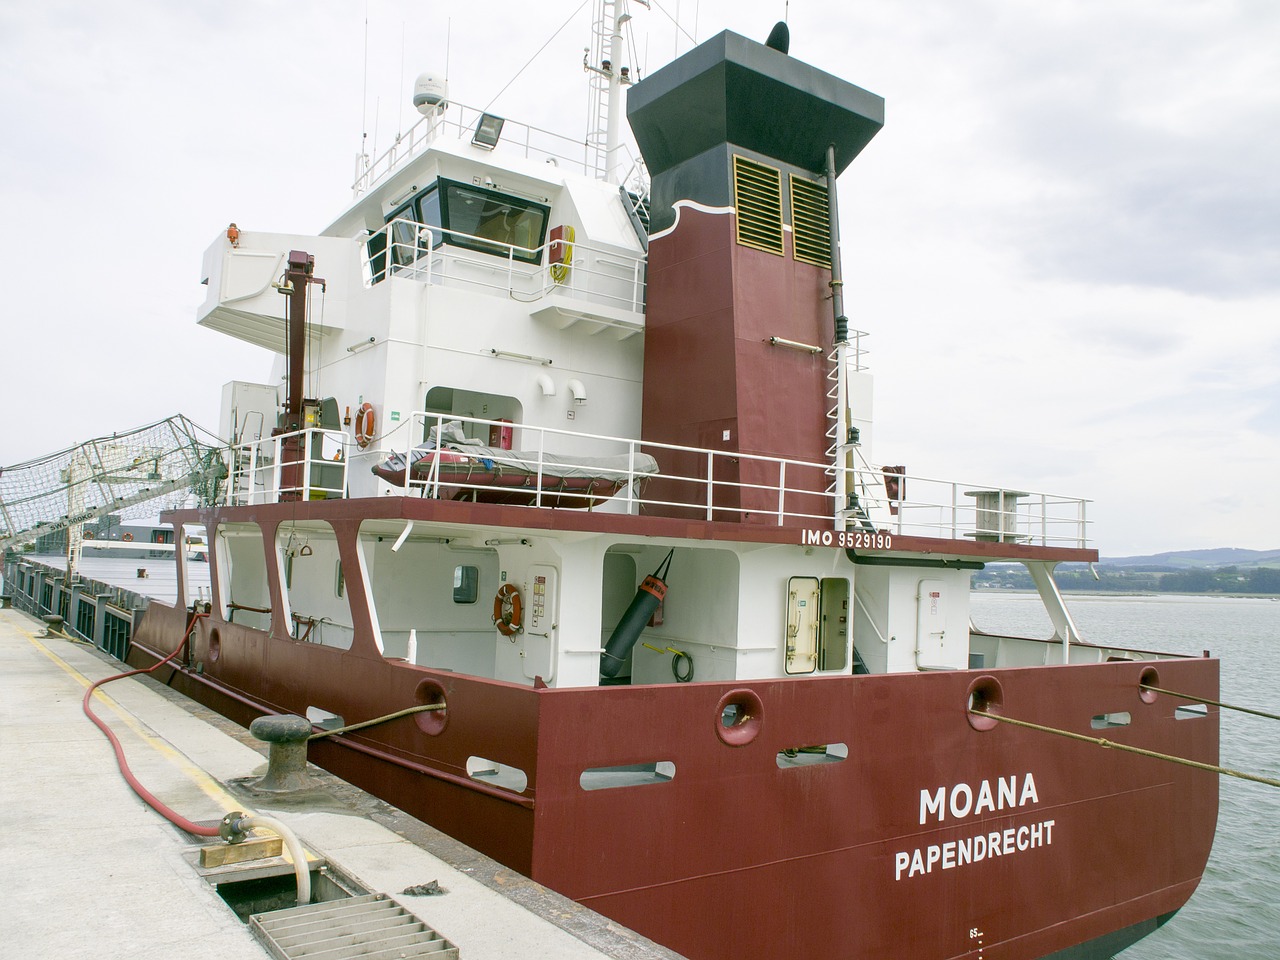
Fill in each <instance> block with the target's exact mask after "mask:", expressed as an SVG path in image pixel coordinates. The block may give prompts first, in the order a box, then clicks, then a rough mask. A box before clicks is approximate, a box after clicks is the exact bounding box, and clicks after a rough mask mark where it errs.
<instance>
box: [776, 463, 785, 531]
mask: <svg viewBox="0 0 1280 960" xmlns="http://www.w3.org/2000/svg"><path fill="white" fill-rule="evenodd" d="M786 502H787V461H785V460H779V461H778V526H780V527H781V526H784V525H785V524H786V518H787V514H786Z"/></svg>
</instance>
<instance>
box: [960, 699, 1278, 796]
mask: <svg viewBox="0 0 1280 960" xmlns="http://www.w3.org/2000/svg"><path fill="white" fill-rule="evenodd" d="M969 712H970V713H971V714H973V715H974V716H975V717H989V718H990V719H992V720H999V721H1000V722H1001V723H1009V724H1012V725H1013V726H1015V727H1026V728H1027V729H1028V730H1039V731H1040V732H1042V733H1053V734H1057V735H1058V736H1060V737H1067V738H1069V739H1071V740H1079V741H1081V742H1083V743H1092V744H1095V745H1097V746H1099V747H1102V748H1103V749H1105V750H1122V751H1124V752H1125V753H1136V754H1138V755H1139V756H1142V757H1151V758H1153V759H1155V760H1167V761H1169V762H1170V763H1177V764H1181V765H1182V766H1184V767H1194V768H1195V769H1197V770H1207V771H1208V772H1209V773H1219V774H1223V775H1225V776H1228V777H1238V778H1239V779H1241V780H1250V781H1252V782H1254V783H1263V784H1266V785H1267V786H1268V787H1280V780H1272V779H1271V778H1269V777H1259V776H1256V775H1255V774H1252V773H1244V772H1243V771H1241V770H1232V769H1231V768H1230V767H1220V766H1215V765H1214V764H1212V763H1201V762H1200V761H1199V760H1188V759H1187V758H1186V757H1175V756H1173V754H1169V753H1157V752H1156V751H1155V750H1147V749H1144V748H1143V747H1134V746H1130V745H1129V744H1127V743H1116V742H1115V741H1114V740H1107V739H1105V738H1103V737H1090V736H1086V735H1085V734H1083V733H1075V732H1074V731H1071V730H1060V729H1058V728H1057V727H1046V726H1044V725H1043V724H1039V723H1032V722H1031V721H1030V720H1015V719H1014V718H1013V717H1003V716H1001V715H1000V714H998V713H990V712H988V711H986V710H970V711H969Z"/></svg>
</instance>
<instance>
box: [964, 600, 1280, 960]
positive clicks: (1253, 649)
mask: <svg viewBox="0 0 1280 960" xmlns="http://www.w3.org/2000/svg"><path fill="white" fill-rule="evenodd" d="M1067 603H1068V606H1069V608H1070V610H1071V613H1072V616H1073V617H1074V619H1075V622H1076V626H1077V627H1078V628H1079V630H1080V634H1081V636H1082V637H1083V638H1084V639H1085V640H1088V641H1090V642H1092V643H1105V644H1114V645H1116V646H1124V647H1136V648H1139V649H1144V650H1158V651H1163V652H1168V653H1184V654H1194V655H1199V654H1201V653H1202V652H1203V651H1205V650H1208V651H1210V653H1211V654H1212V655H1213V656H1215V657H1217V658H1219V659H1220V661H1221V663H1222V687H1221V690H1222V692H1221V699H1222V700H1223V701H1224V702H1226V703H1233V704H1239V705H1241V706H1246V707H1252V708H1254V709H1258V710H1265V711H1267V712H1269V713H1274V714H1280V601H1276V600H1270V599H1265V598H1248V597H1239V598H1236V597H1181V596H1158V597H1112V596H1096V597H1095V596H1076V595H1071V596H1069V597H1068V598H1067ZM973 619H974V622H975V623H976V624H977V625H978V626H979V627H981V628H983V629H986V630H996V631H1002V630H1009V631H1010V632H1012V633H1015V634H1019V633H1020V634H1022V635H1024V636H1040V637H1043V636H1048V635H1049V634H1051V633H1052V629H1051V628H1050V627H1049V621H1048V618H1047V616H1046V615H1045V614H1044V611H1043V608H1042V607H1041V606H1040V600H1039V597H1037V596H1035V595H1034V594H1031V595H1028V594H1011V593H979V594H977V595H976V596H975V597H974V601H973ZM1221 732H1222V736H1221V763H1222V765H1223V766H1226V767H1230V768H1232V769H1235V770H1242V771H1245V772H1247V773H1253V774H1259V775H1261V776H1264V777H1270V778H1272V779H1276V780H1280V721H1276V720H1265V719H1263V718H1261V717H1253V716H1250V715H1249V714H1244V713H1239V712H1235V711H1230V710H1223V711H1222V714H1221ZM1206 775H1208V774H1206ZM1221 780H1222V782H1221V788H1222V789H1221V801H1220V804H1219V808H1218V833H1217V837H1216V838H1215V840H1214V844H1213V853H1212V855H1211V856H1210V857H1209V865H1208V867H1207V868H1206V870H1205V874H1204V879H1203V880H1202V881H1201V883H1200V886H1199V888H1198V889H1197V890H1196V892H1195V893H1194V894H1193V895H1192V897H1191V900H1190V902H1189V903H1188V904H1187V905H1186V906H1185V907H1184V908H1183V909H1182V910H1181V911H1180V912H1179V913H1178V914H1177V916H1175V917H1174V918H1173V919H1172V920H1171V921H1169V923H1167V924H1166V925H1165V926H1164V927H1162V928H1161V929H1160V930H1159V931H1157V932H1156V933H1154V934H1152V935H1151V936H1149V937H1147V938H1146V939H1145V940H1142V941H1140V942H1139V943H1137V944H1135V945H1134V946H1132V947H1130V948H1129V949H1128V950H1125V951H1124V952H1123V953H1122V954H1120V955H1119V958H1118V960H1187V958H1195V960H1274V958H1276V957H1280V789H1278V788H1275V787H1268V786H1263V785H1262V784H1257V783H1250V782H1247V781H1244V780H1239V779H1237V778H1235V777H1227V776H1224V777H1222V778H1221Z"/></svg>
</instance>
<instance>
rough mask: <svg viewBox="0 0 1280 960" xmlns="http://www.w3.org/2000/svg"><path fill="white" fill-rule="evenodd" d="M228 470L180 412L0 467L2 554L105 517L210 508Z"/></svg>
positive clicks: (213, 443)
mask: <svg viewBox="0 0 1280 960" xmlns="http://www.w3.org/2000/svg"><path fill="white" fill-rule="evenodd" d="M199 435H203V436H204V437H206V438H208V441H209V442H205V441H202V440H201V439H199ZM226 472H227V471H226V466H225V461H224V457H223V454H222V448H221V443H220V442H219V441H217V439H216V438H215V437H214V436H213V435H212V434H210V433H209V432H208V431H207V430H204V429H203V428H201V427H198V426H197V425H196V424H194V423H192V422H191V421H190V420H188V419H187V418H186V417H184V416H182V415H181V414H179V415H177V416H173V417H169V418H168V419H167V420H161V421H160V422H158V423H153V424H150V425H148V426H145V427H138V428H136V429H134V430H130V431H128V432H126V433H117V434H112V435H111V436H109V437H100V438H98V439H96V440H88V441H86V442H84V443H81V444H78V445H76V446H74V447H69V448H67V449H66V450H60V451H58V452H57V453H53V454H49V455H48V456H45V457H41V458H40V459H38V460H30V461H28V462H26V463H19V464H15V465H14V466H12V467H3V468H0V551H3V550H5V549H7V548H9V547H16V546H20V545H22V544H23V543H28V542H31V541H34V540H38V539H39V538H41V537H43V536H45V535H47V534H51V533H57V532H58V531H60V530H65V529H68V528H71V527H79V526H80V525H82V524H84V523H86V522H89V521H92V520H96V519H97V518H99V517H102V516H105V515H107V514H113V515H115V516H117V517H121V518H132V517H139V516H147V515H154V514H155V513H157V512H159V511H160V510H162V509H172V508H175V507H179V506H184V505H188V504H198V505H201V506H208V505H212V504H214V503H216V502H217V501H218V498H219V495H220V492H221V485H222V480H223V479H224V478H225V477H226Z"/></svg>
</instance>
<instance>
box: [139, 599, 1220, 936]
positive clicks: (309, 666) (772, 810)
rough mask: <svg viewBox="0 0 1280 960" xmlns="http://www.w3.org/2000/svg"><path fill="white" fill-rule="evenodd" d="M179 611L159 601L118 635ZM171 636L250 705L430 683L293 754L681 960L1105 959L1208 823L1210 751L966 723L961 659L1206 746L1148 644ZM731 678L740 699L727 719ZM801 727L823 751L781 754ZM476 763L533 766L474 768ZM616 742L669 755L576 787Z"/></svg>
mask: <svg viewBox="0 0 1280 960" xmlns="http://www.w3.org/2000/svg"><path fill="white" fill-rule="evenodd" d="M185 626H186V614H185V613H184V612H183V611H182V610H177V609H173V608H167V607H164V606H162V605H160V604H153V605H152V607H151V608H150V609H149V610H148V611H147V613H146V615H145V617H144V618H143V620H142V622H141V624H140V626H139V630H138V633H137V635H136V637H135V644H134V647H133V654H132V657H131V659H132V660H134V661H136V662H138V663H140V664H145V663H147V662H148V661H150V660H153V659H154V658H155V657H157V656H159V655H163V654H164V653H166V652H168V651H169V650H172V649H173V648H174V647H175V646H176V645H177V643H178V642H179V640H180V638H181V637H182V635H183V632H184V629H185ZM211 644H213V645H214V646H216V648H217V657H216V659H211V658H210V650H211ZM188 659H189V660H190V662H191V663H192V664H194V663H197V662H198V663H200V664H201V672H199V673H197V672H196V671H195V670H194V669H191V670H186V669H184V670H182V671H179V672H178V673H177V674H176V675H175V676H174V678H173V681H172V683H173V685H174V686H175V687H177V688H179V689H180V690H182V691H184V692H185V693H187V694H189V695H190V696H192V697H193V698H195V699H197V700H200V701H202V702H204V703H206V704H208V705H210V706H212V707H213V708H215V709H217V710H219V711H220V712H222V713H224V714H225V715H227V716H229V717H231V718H232V719H234V720H237V721H238V722H241V723H247V722H248V721H249V720H251V719H252V718H253V717H255V716H258V715H260V714H262V713H265V712H287V713H298V714H305V713H306V712H307V710H308V709H309V708H320V709H322V710H325V711H328V712H330V713H334V714H338V715H340V716H342V717H343V718H345V719H346V720H347V721H348V722H353V721H356V720H361V719H365V718H369V717H375V716H379V715H382V714H385V713H388V712H391V711H392V710H395V709H399V708H402V707H404V706H405V705H407V704H413V703H426V702H443V703H445V705H446V709H445V710H444V711H442V712H437V713H430V714H421V715H418V717H415V718H406V719H402V720H398V721H395V722H393V723H389V724H385V725H382V726H377V727H373V728H369V729H368V730H363V731H359V732H358V733H354V734H349V735H345V736H344V737H342V738H341V739H340V740H339V739H326V740H321V741H317V742H315V743H314V744H313V745H312V747H311V759H312V760H313V761H315V762H316V763H318V764H320V765H321V766H324V767H326V768H327V769H329V770H331V771H332V772H334V773H336V774H337V775H339V776H341V777H343V778H344V779H347V780H349V781H351V782H353V783H356V784H357V785H360V786H362V787H364V788H365V789H368V790H370V791H371V792H373V793H375V794H376V795H378V796H380V797H382V798H384V799H386V800H387V801H389V802H391V803H393V804H395V805H396V806H398V807H400V808H402V809H404V810H406V811H407V812H409V813H411V814H413V815H415V816H417V817H419V818H421V819H422V820H424V821H426V822H428V823H431V824H432V825H434V826H436V827H438V828H439V829H441V830H443V831H444V832H446V833H448V834H450V835H451V836H454V837H456V838H457V839H459V840H461V841H463V842H465V843H467V844H469V845H470V846H472V847H474V848H476V849H478V850H480V851H482V852H484V853H486V854H487V855H489V856H491V857H493V858H494V859H496V860H498V861H500V862H501V863H503V864H505V865H507V866H509V867H510V868H512V869H514V870H516V871H519V872H520V873H523V874H525V875H527V876H529V877H532V878H533V879H535V880H537V881H539V882H541V883H543V884H545V885H546V886H548V887H550V888H552V889H554V890H556V891H558V892H560V893H562V894H564V895H565V896H568V897H570V898H572V899H574V900H577V901H579V902H580V903H582V904H584V905H586V906H588V907H590V908H592V909H594V910H597V911H598V912H600V913H602V914H604V915H606V916H609V917H611V918H613V919H615V920H617V921H618V922H620V923H623V924H625V925H627V926H629V927H632V928H633V929H635V930H637V931H639V932H641V933H643V934H645V935H647V936H649V937H651V938H652V939H654V940H656V941H658V942H660V943H663V944H665V945H667V946H669V947H671V948H672V949H674V950H676V951H678V952H680V953H682V954H685V955H687V956H689V957H691V958H695V960H704V958H705V960H711V958H720V957H726V958H727V957H732V956H738V955H743V954H748V955H753V956H761V957H783V956H797V955H805V956H816V957H823V958H845V960H861V958H871V957H884V956H910V957H917V958H950V957H964V956H972V957H979V956H980V957H983V958H985V960H1032V958H1049V957H1052V958H1055V960H1067V958H1071V960H1084V958H1093V957H1109V956H1111V955H1113V954H1114V952H1116V951H1117V950H1119V949H1123V947H1124V946H1125V945H1127V942H1132V940H1136V939H1139V938H1140V937H1141V936H1143V935H1145V934H1146V933H1148V932H1150V930H1152V929H1154V928H1155V926H1157V925H1159V924H1160V923H1162V922H1163V921H1164V920H1166V919H1167V918H1168V917H1169V916H1170V915H1172V913H1173V912H1175V911H1176V910H1177V909H1178V908H1180V907H1181V906H1182V905H1183V904H1184V903H1185V902H1186V900H1187V899H1188V897H1189V896H1190V895H1191V893H1192V891H1193V890H1194V889H1195V887H1196V885H1197V883H1198V882H1199V878H1200V876H1201V874H1202V872H1203V870H1204V865H1205V862H1206V860H1207V858H1208V854H1209V849H1210V846H1211V843H1212V838H1213V833H1214V828H1215V823H1216V816H1217V797H1218V794H1217V778H1216V777H1215V776H1213V775H1212V774H1207V773H1204V772H1202V771H1199V770H1194V769H1189V768H1187V767H1184V766H1179V765H1175V764H1171V763H1169V762H1167V761H1161V760H1156V759H1151V758H1146V757H1138V756H1133V755H1131V754H1126V753H1122V752H1120V751H1118V750H1106V749H1102V748H1100V747H1098V746H1096V745H1093V744H1084V743H1080V742H1076V741H1072V740H1069V739H1066V738H1062V737H1057V736H1053V735H1050V734H1046V733H1043V732H1040V731H1034V730H1027V729H1017V728H1013V727H1011V726H1007V725H1003V724H995V725H993V728H992V729H985V730H984V729H975V725H974V724H973V723H971V722H970V717H969V715H968V712H967V706H968V703H969V697H970V692H971V690H972V688H973V686H974V684H975V682H980V683H981V684H983V685H984V689H986V690H988V691H990V690H991V689H992V687H991V685H992V684H995V685H996V688H997V689H998V691H999V695H1000V711H1001V712H1002V713H1003V714H1004V715H1007V716H1010V717H1014V718H1020V719H1025V720H1031V721H1033V722H1036V723H1039V724H1042V725H1045V726H1049V727H1053V728H1058V729H1063V730H1068V731H1072V732H1077V733H1085V734H1087V735H1093V736H1098V735H1100V734H1099V733H1097V732H1094V731H1093V730H1092V729H1091V725H1092V719H1093V718H1094V717H1099V716H1103V715H1113V714H1121V713H1123V714H1127V715H1128V719H1129V722H1128V723H1127V725H1126V726H1124V727H1122V728H1116V729H1114V730H1108V731H1103V733H1102V734H1101V735H1105V736H1107V737H1108V738H1109V739H1111V740H1114V741H1115V742H1117V743H1129V744H1133V745H1135V746H1140V747H1142V748H1145V749H1148V750H1154V751H1157V752H1161V753H1168V754H1173V755H1177V756H1183V757H1188V758H1191V759H1194V760H1197V761H1200V762H1203V763H1216V761H1217V744H1218V716H1217V713H1216V711H1214V710H1212V709H1210V710H1209V711H1208V712H1207V713H1205V714H1203V715H1197V716H1190V717H1188V718H1186V719H1181V718H1180V716H1179V714H1178V712H1177V711H1176V706H1177V705H1178V704H1179V703H1181V701H1175V700H1174V699H1173V698H1170V697H1168V696H1158V697H1154V698H1152V697H1151V696H1150V695H1149V694H1148V696H1147V697H1146V698H1143V697H1142V696H1140V691H1139V688H1138V684H1139V678H1140V675H1141V671H1142V670H1144V669H1146V668H1148V667H1149V666H1150V662H1147V663H1146V664H1139V663H1135V662H1110V663H1099V664H1092V665H1079V666H1076V665H1069V666H1049V667H1032V668H1019V669H1004V670H992V671H945V672H936V673H914V674H893V675H849V676H834V677H832V676H827V677H813V678H805V679H793V678H787V679H775V680H760V681H750V682H743V683H689V684H670V685H651V686H629V687H612V688H608V687H606V688H568V689H553V688H546V687H536V688H531V687H526V686H522V685H518V684H509V683H504V682H500V681H493V680H486V679H482V678H476V677H468V676H462V675H457V674H452V673H444V672H436V671H432V670H429V669H425V668H423V667H419V666H415V665H411V664H407V663H404V662H396V661H392V660H386V659H383V658H381V657H377V656H369V655H367V654H366V653H362V652H360V650H358V649H355V650H351V651H342V650H338V649H333V648H327V647H323V646H320V645H317V644H312V643H304V642H299V641H295V640H292V639H288V638H278V637H270V636H268V635H267V634H266V633H264V632H262V631H259V630H254V629H251V628H248V627H245V626H241V625H237V624H234V623H226V622H216V621H211V620H207V619H202V620H200V621H198V622H197V624H196V626H195V628H194V630H193V635H192V651H191V655H190V657H189V658H188ZM1156 667H1157V669H1158V671H1159V679H1160V685H1161V686H1163V687H1165V688H1167V689H1174V690H1179V691H1183V692H1187V693H1191V694H1195V695H1198V696H1203V697H1208V698H1216V695H1217V687H1218V664H1217V661H1216V660H1211V659H1202V660H1194V659H1193V660H1161V661H1157V662H1156ZM731 704H732V705H736V706H737V707H738V712H739V715H740V717H745V718H746V719H745V720H744V721H741V722H739V723H737V724H735V725H731V726H726V719H725V708H726V706H727V705H731ZM979 726H981V724H979ZM815 746H827V747H828V748H829V749H828V750H827V752H826V754H825V755H824V756H823V759H822V762H811V763H810V762H805V757H806V754H804V753H797V754H796V756H795V757H792V756H791V752H792V751H796V750H799V749H800V748H805V747H815ZM841 752H844V753H846V754H847V756H846V757H844V758H841V757H839V754H840V753H841ZM797 758H798V759H797ZM485 762H491V763H493V764H495V765H497V764H500V765H503V767H504V768H514V769H515V770H518V771H520V772H522V773H523V774H524V776H525V777H526V778H527V786H525V788H524V789H523V790H520V791H519V792H517V791H516V790H514V789H511V788H509V787H502V786H499V785H495V784H494V783H492V782H486V780H485V778H484V777H483V776H476V775H473V774H474V773H475V768H476V766H477V763H479V765H480V766H483V765H484V763H485ZM619 768H631V769H650V768H652V769H657V770H662V771H665V772H666V773H667V774H669V776H663V777H655V778H654V780H653V782H650V783H644V784H641V785H629V786H621V787H615V788H612V789H584V783H585V780H584V772H585V773H588V775H590V774H589V772H593V771H594V772H599V771H602V770H616V769H619ZM469 771H471V772H469ZM1126 938H1131V939H1126ZM1122 941H1124V942H1122Z"/></svg>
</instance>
